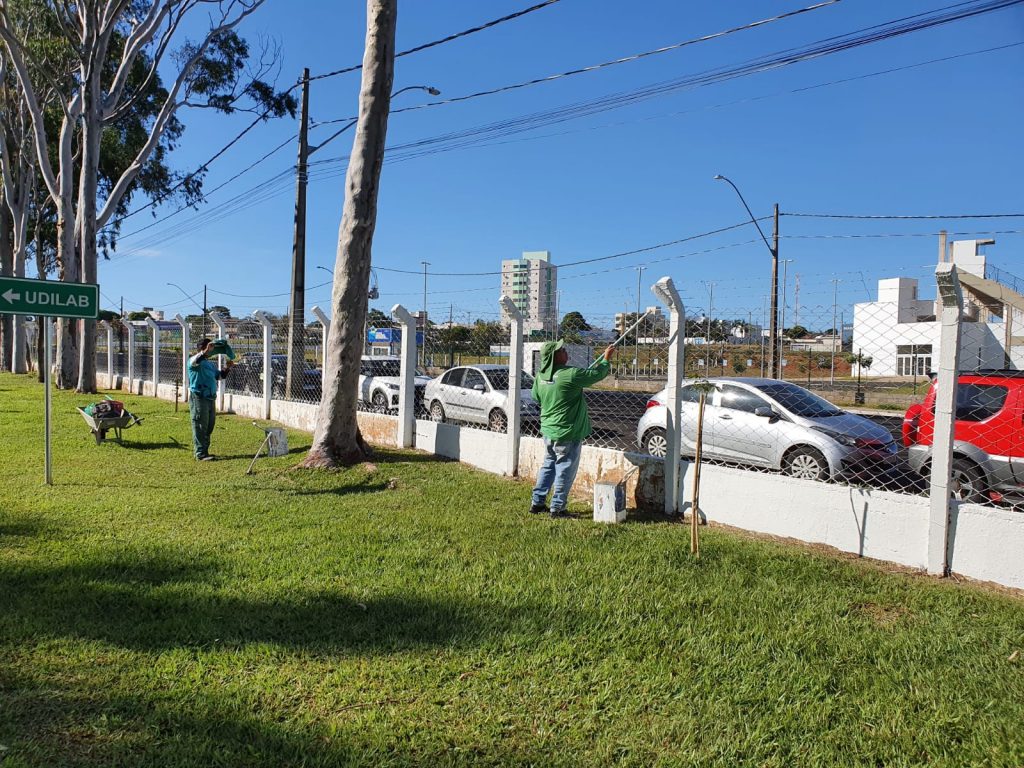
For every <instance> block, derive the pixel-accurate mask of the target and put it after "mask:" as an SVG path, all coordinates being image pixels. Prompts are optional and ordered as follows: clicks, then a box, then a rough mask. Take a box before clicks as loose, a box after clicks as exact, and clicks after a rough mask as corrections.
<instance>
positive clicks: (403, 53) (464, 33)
mask: <svg viewBox="0 0 1024 768" xmlns="http://www.w3.org/2000/svg"><path fill="white" fill-rule="evenodd" d="M557 2H559V0H545V2H543V3H538V4H537V5H533V6H530V7H529V8H524V9H523V10H521V11H516V12H515V13H510V14H509V15H508V16H502V17H501V18H500V19H494V20H493V21H488V22H487V23H485V24H481V25H480V26H477V27H471V28H470V29H465V30H463V31H462V32H456V33H455V34H452V35H448V36H447V37H442V38H441V39H440V40H433V41H431V42H429V43H424V44H422V45H417V46H416V47H415V48H410V49H409V50H407V51H401V52H399V53H396V54H395V58H396V59H397V58H400V57H402V56H408V55H409V54H411V53H419V52H420V51H425V50H427V49H428V48H433V47H434V46H437V45H441V44H443V43H450V42H451V41H452V40H458V39H459V38H460V37H467V36H468V35H472V34H476V33H477V32H482V31H483V30H485V29H490V28H491V27H496V26H498V25H499V24H503V23H505V22H506V21H512V20H513V19H518V18H519V17H520V16H525V15H526V14H528V13H533V12H534V11H539V10H541V9H542V8H547V7H548V6H549V5H553V4H554V3H557ZM362 68H363V65H362V64H355V65H353V66H351V67H345V68H344V69H336V70H334V71H333V72H325V73H324V74H322V75H316V76H315V77H311V78H309V80H310V82H312V81H314V80H323V79H324V78H325V77H334V76H336V75H345V74H348V73H349V72H355V71H357V70H360V69H362ZM320 125H323V123H320Z"/></svg>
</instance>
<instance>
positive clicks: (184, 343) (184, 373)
mask: <svg viewBox="0 0 1024 768" xmlns="http://www.w3.org/2000/svg"><path fill="white" fill-rule="evenodd" d="M174 319H175V321H176V322H177V323H178V325H180V326H181V388H182V389H183V390H184V392H183V394H182V397H181V399H182V400H183V401H184V402H186V403H187V402H188V397H189V389H188V356H189V354H190V353H191V352H192V349H191V347H190V344H191V339H190V338H189V335H190V334H189V329H188V321H187V320H186V319H185V318H184V317H182V316H181V315H175V316H174Z"/></svg>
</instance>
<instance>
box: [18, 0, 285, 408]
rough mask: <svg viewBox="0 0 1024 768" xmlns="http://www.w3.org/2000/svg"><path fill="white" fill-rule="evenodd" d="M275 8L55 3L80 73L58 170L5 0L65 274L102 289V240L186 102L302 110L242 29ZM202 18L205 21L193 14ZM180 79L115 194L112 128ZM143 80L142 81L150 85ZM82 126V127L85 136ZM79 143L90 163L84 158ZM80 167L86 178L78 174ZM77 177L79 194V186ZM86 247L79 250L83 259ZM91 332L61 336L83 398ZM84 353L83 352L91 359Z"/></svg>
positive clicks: (69, 99) (70, 81)
mask: <svg viewBox="0 0 1024 768" xmlns="http://www.w3.org/2000/svg"><path fill="white" fill-rule="evenodd" d="M263 2H264V0H79V2H77V3H45V4H44V5H45V6H46V7H47V9H48V11H49V21H50V22H51V23H52V24H53V25H55V28H56V31H57V33H58V34H59V35H60V36H62V37H63V38H64V39H65V40H67V41H68V42H69V45H68V46H66V50H67V51H69V52H70V54H69V56H70V63H71V70H72V73H73V76H72V77H70V78H66V79H64V80H63V81H56V85H57V88H58V90H59V92H60V97H61V98H60V102H61V108H62V111H63V118H62V121H61V128H60V134H59V138H58V147H57V150H56V152H55V153H54V154H55V157H56V160H57V162H56V168H55V167H54V163H53V162H52V161H51V157H50V154H51V153H50V148H49V142H48V139H47V132H46V120H45V114H44V112H43V109H42V107H41V105H40V103H39V85H38V83H37V82H35V81H34V80H33V78H32V76H31V72H30V63H31V60H32V59H31V46H30V44H29V41H28V40H27V39H26V38H25V36H24V32H25V29H24V25H22V26H20V27H19V25H18V24H17V19H16V18H15V17H14V14H12V13H10V12H9V4H8V3H6V2H0V41H2V42H3V43H4V45H5V47H6V48H7V51H8V53H9V55H10V58H11V61H12V64H13V67H14V70H15V71H16V73H17V75H18V80H19V82H20V84H21V86H22V89H23V91H24V93H25V102H26V104H27V106H28V108H29V111H30V113H31V116H32V122H33V126H34V129H35V140H36V145H37V150H38V157H39V167H40V171H41V173H42V176H43V179H44V181H45V183H46V187H47V189H48V191H49V193H50V196H51V198H52V199H53V201H54V203H55V205H56V207H57V221H58V227H57V229H58V260H59V262H60V267H61V278H62V279H63V280H65V281H68V282H78V281H79V280H82V281H84V282H96V279H97V234H98V232H99V231H100V230H101V229H102V228H103V227H104V226H105V225H106V224H107V223H108V222H110V220H111V219H112V217H113V216H114V215H115V214H116V213H117V212H118V210H119V207H120V206H121V203H122V201H123V200H124V198H125V196H126V194H128V192H129V191H130V190H131V189H132V188H133V185H135V184H136V181H137V180H138V178H139V175H140V174H141V173H143V171H144V169H145V168H146V167H147V165H148V164H149V163H150V161H151V160H152V159H153V157H154V154H158V153H159V147H160V146H161V143H162V142H163V141H164V139H165V135H166V132H167V131H168V129H169V128H170V127H171V126H173V125H174V124H175V120H176V118H175V115H176V113H177V111H178V110H179V109H180V108H182V107H185V106H189V107H197V108H212V109H218V110H221V111H225V112H231V111H234V110H235V109H238V108H239V102H240V100H242V99H248V100H250V101H252V102H255V103H256V104H258V105H260V106H262V107H263V108H264V109H265V110H266V111H265V112H264V115H266V114H271V113H274V114H277V115H281V114H285V113H286V112H291V113H294V98H292V97H290V96H288V95H287V94H276V93H275V92H274V89H273V88H271V87H270V86H269V85H267V83H265V82H264V81H263V80H262V79H261V76H262V74H264V73H265V72H266V71H267V70H268V69H269V67H270V66H271V65H270V64H269V63H266V62H264V63H266V66H264V67H263V68H262V69H261V71H260V72H259V73H257V74H256V75H254V76H252V77H248V76H247V74H246V73H245V67H244V63H245V61H246V60H247V58H248V56H249V50H248V46H247V45H246V44H245V42H244V41H243V40H241V39H240V38H239V37H238V36H237V34H236V33H235V32H234V28H235V27H236V26H237V25H238V24H239V23H241V22H242V21H243V20H244V19H245V18H247V17H248V16H249V15H251V14H252V13H253V12H254V11H255V10H256V9H257V8H259V7H260V6H261V5H262V4H263ZM194 11H195V12H196V13H193V12H194ZM204 11H206V12H207V13H208V16H207V20H208V24H207V25H206V28H205V30H204V31H203V33H202V37H201V39H200V41H199V42H198V43H192V42H185V43H184V44H182V45H181V46H180V47H178V48H176V49H175V48H174V47H173V46H174V45H175V42H176V40H177V39H178V36H179V31H180V30H181V29H182V25H183V23H184V21H185V19H186V18H188V19H189V23H193V19H194V18H195V19H198V17H200V15H201V14H202V12H204ZM160 70H162V71H164V72H167V71H170V72H173V74H174V78H173V81H172V82H171V84H170V86H169V87H168V88H167V89H166V90H163V89H162V88H161V89H159V90H160V93H159V95H156V98H155V104H156V108H155V109H154V110H153V112H152V114H151V115H148V116H147V119H146V120H145V122H144V126H145V130H144V133H143V135H142V141H141V142H140V146H139V147H138V150H137V152H135V153H134V155H133V156H132V157H130V158H129V159H128V162H127V163H126V165H125V167H124V169H123V171H122V172H121V173H120V175H119V176H118V177H117V178H116V179H112V182H111V183H110V185H109V186H108V187H107V188H102V187H101V184H100V177H101V173H100V167H101V162H102V156H103V153H102V150H103V139H104V132H105V131H107V130H108V129H110V128H111V127H112V126H114V125H116V124H117V123H118V122H119V121H120V120H122V119H123V118H124V117H125V116H126V115H128V114H129V113H131V112H132V111H133V110H135V109H136V108H137V107H138V105H139V104H140V103H141V102H144V101H145V100H146V99H147V98H153V97H154V95H155V94H154V87H156V86H157V85H158V83H159V75H158V71H160ZM140 72H141V80H140V77H139V76H140ZM79 129H80V130H79ZM76 136H77V138H78V142H77V144H78V149H79V152H78V157H77V158H76V157H75V155H74V154H73V153H72V149H73V139H74V138H75V137H76ZM76 171H77V173H76ZM76 178H77V182H78V194H77V200H76V199H75V198H74V189H73V184H74V181H75V180H76ZM76 246H77V248H78V250H77V251H76ZM77 325H78V326H79V332H78V334H77V336H76V334H75V333H74V332H73V330H72V324H71V323H65V324H64V328H63V329H62V333H61V336H60V341H59V347H60V349H61V359H60V365H59V370H58V377H57V379H58V386H65V387H67V386H71V382H72V381H73V380H74V379H75V378H77V384H78V388H79V389H80V390H81V391H88V392H93V391H95V388H96V356H95V343H96V340H95V328H94V326H95V323H94V321H91V320H90V321H80V322H78V323H77ZM79 348H80V350H81V354H80V355H79V354H78V352H79Z"/></svg>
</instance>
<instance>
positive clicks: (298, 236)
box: [203, 67, 366, 399]
mask: <svg viewBox="0 0 1024 768" xmlns="http://www.w3.org/2000/svg"><path fill="white" fill-rule="evenodd" d="M308 161H309V68H308V67H306V68H305V69H303V70H302V111H301V113H300V115H299V161H298V164H297V165H296V178H295V235H294V238H293V240H292V300H291V311H290V313H289V319H290V322H289V323H288V370H287V374H286V380H285V391H286V392H287V393H288V396H289V397H291V398H293V399H294V398H298V397H299V396H300V395H301V394H302V377H303V373H304V371H305V365H306V317H305V310H306V185H307V182H308V174H307V164H308ZM204 296H205V293H204ZM204 303H205V298H204ZM205 330H206V313H205V312H204V313H203V331H204V333H205ZM363 339H364V341H363V343H364V344H365V343H366V342H365V339H366V336H365V334H364V335H363Z"/></svg>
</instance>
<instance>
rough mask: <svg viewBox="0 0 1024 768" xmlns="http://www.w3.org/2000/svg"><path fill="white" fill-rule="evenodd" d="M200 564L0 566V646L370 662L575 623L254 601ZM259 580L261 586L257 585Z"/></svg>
mask: <svg viewBox="0 0 1024 768" xmlns="http://www.w3.org/2000/svg"><path fill="white" fill-rule="evenodd" d="M228 578H230V579H231V580H232V581H231V583H230V585H229V586H228V587H225V586H224V584H223V582H224V581H225V577H224V575H223V574H222V572H221V570H220V568H219V567H218V566H217V565H216V564H215V563H214V562H213V561H212V560H210V559H205V558H199V559H186V558H183V557H181V556H180V555H178V554H177V553H172V552H169V551H168V552H157V553H156V554H153V553H151V552H138V553H133V554H132V555H131V556H126V555H119V556H116V557H111V558H109V559H92V560H87V561H85V562H80V563H76V564H72V565H52V564H49V563H40V562H34V563H30V564H25V563H21V564H13V563H0V615H2V616H3V617H4V620H5V621H4V625H5V630H4V635H3V636H0V643H15V644H26V643H27V644H35V643H38V642H39V641H40V640H41V639H42V638H67V637H73V638H81V639H85V640H100V641H103V642H107V643H111V644H113V645H116V646H120V647H124V648H128V649H133V650H143V651H154V650H156V651H162V650H167V649H173V648H200V647H201V648H206V649H209V650H215V649H232V648H241V647H246V646H248V645H251V644H264V643H266V644H274V645H279V646H282V647H284V648H295V649H303V650H305V651H309V652H324V653H336V652H341V651H354V652H361V653H366V654H370V655H374V654H386V653H395V652H399V651H404V650H409V649H421V648H429V647H438V646H465V645H474V644H477V643H479V642H482V641H485V640H487V639H488V638H492V637H501V636H505V635H509V634H514V635H517V636H524V637H532V636H535V635H536V633H538V632H550V631H557V630H558V629H559V628H564V629H565V630H566V631H571V627H575V626H577V625H578V623H579V618H578V617H577V616H575V615H573V614H572V612H566V611H565V609H564V608H560V609H558V610H555V609H554V608H553V607H552V606H545V605H540V604H530V603H525V604H519V605H515V606H509V605H496V604H489V603H487V602H485V601H482V600H479V599H477V598H472V599H470V598H468V597H462V596H459V595H454V596H451V597H448V598H444V599H440V598H434V597H431V596H427V595H424V594H422V593H418V592H417V590H416V587H415V586H410V587H408V588H406V589H405V590H404V591H403V592H402V593H401V594H383V593H382V594H379V595H372V596H369V597H363V596H355V595H352V594H348V593H345V592H343V591H341V590H339V589H337V588H326V587H325V588H323V589H319V590H317V589H298V588H292V589H290V590H289V591H288V592H287V593H280V594H274V593H272V592H270V590H266V591H264V592H262V593H258V594H255V593H254V592H253V591H252V589H251V587H249V583H248V582H247V581H246V580H245V579H244V578H240V577H239V576H238V575H237V574H234V573H233V574H231V575H230V576H229V577H228ZM259 583H263V584H265V583H266V582H265V581H261V582H259Z"/></svg>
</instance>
